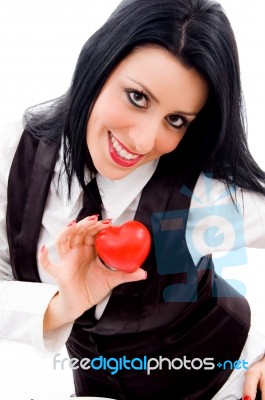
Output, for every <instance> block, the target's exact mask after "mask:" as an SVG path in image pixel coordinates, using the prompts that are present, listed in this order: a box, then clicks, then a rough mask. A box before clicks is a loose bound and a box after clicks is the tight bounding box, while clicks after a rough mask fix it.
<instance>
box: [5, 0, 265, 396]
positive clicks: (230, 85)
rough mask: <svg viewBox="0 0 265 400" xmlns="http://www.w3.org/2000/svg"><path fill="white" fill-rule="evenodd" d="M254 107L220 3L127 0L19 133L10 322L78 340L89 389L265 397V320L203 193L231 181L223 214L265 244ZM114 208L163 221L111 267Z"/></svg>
mask: <svg viewBox="0 0 265 400" xmlns="http://www.w3.org/2000/svg"><path fill="white" fill-rule="evenodd" d="M243 117H244V115H243V112H242V97H241V86H240V72H239V65H238V56H237V50H236V43H235V39H234V36H233V32H232V30H231V27H230V24H229V21H228V20H227V18H226V16H225V14H224V13H223V11H222V9H221V8H220V6H219V5H218V4H217V3H213V2H209V1H208V0H189V1H186V0H185V1H181V0H153V1H152V2H150V1H149V0H124V1H122V2H121V3H120V5H119V6H118V8H117V9H116V10H115V11H114V13H113V14H112V15H111V16H110V18H109V20H108V21H107V22H106V23H105V24H104V25H103V26H102V28H100V29H99V30H98V31H97V32H96V33H95V34H94V35H93V36H92V37H91V38H90V39H89V40H88V41H87V43H86V44H85V45H84V47H83V49H82V51H81V54H80V57H79V60H78V62H77V66H76V70H75V73H74V76H73V81H72V85H71V87H70V89H69V90H68V92H67V93H66V95H65V96H62V97H61V98H60V99H58V100H56V101H54V102H51V103H47V104H44V106H43V107H37V108H36V109H35V108H33V109H32V110H28V111H27V112H26V114H25V131H24V133H23V135H22V137H21V140H20V141H19V143H18V145H17V146H16V144H15V145H12V146H11V147H12V149H11V150H10V145H8V149H9V153H10V154H12V157H11V158H13V162H12V165H11V169H10V174H9V180H8V189H7V200H5V198H6V195H4V194H3V199H4V201H6V202H7V238H8V239H7V240H8V248H7V245H6V248H5V249H4V250H3V252H2V253H3V254H2V256H1V258H2V264H1V265H2V270H3V272H2V276H3V282H2V283H1V291H2V299H3V300H2V307H1V308H2V318H1V320H2V326H1V331H2V332H3V334H2V336H3V337H7V338H9V339H16V340H20V341H24V342H27V343H31V344H32V345H35V347H36V348H38V349H40V350H42V351H43V352H48V353H51V354H55V353H56V352H58V350H59V349H60V348H61V346H62V345H63V344H64V343H65V342H66V347H67V350H68V353H69V357H70V359H71V360H73V373H74V382H75V388H76V394H77V396H105V397H112V398H115V399H142V398H143V399H161V398H171V397H172V394H171V393H172V391H173V393H174V398H177V399H204V400H205V399H225V398H226V399H227V398H231V399H232V398H233V399H234V398H241V397H244V399H245V400H249V399H254V398H255V395H256V389H257V387H258V384H259V385H260V387H261V388H262V385H264V378H263V374H264V369H265V366H264V364H265V361H264V360H263V356H264V341H263V339H264V334H263V336H262V333H260V332H257V331H256V330H255V326H254V324H253V316H252V317H251V315H250V309H249V306H248V303H247V301H246V299H245V298H244V297H243V296H241V295H240V294H239V293H238V292H237V291H236V290H235V289H234V288H233V287H232V286H230V285H229V284H228V283H227V282H225V281H223V280H222V279H221V278H220V277H219V276H218V275H216V274H215V271H214V265H213V262H212V258H211V256H210V255H209V253H210V252H211V249H212V247H213V246H212V245H211V243H210V242H209V240H210V239H211V238H210V237H209V235H210V232H212V231H211V229H212V222H213V221H214V219H215V218H216V215H215V214H214V211H213V209H214V207H215V206H216V205H215V204H214V203H213V202H212V203H210V204H207V207H203V208H201V209H200V210H199V211H198V208H197V207H195V205H196V198H199V199H200V198H201V197H202V196H205V193H206V192H205V190H204V183H205V182H207V184H209V182H210V184H211V185H212V187H211V192H212V193H214V194H216V195H220V194H222V193H223V191H224V190H226V194H227V195H226V197H225V200H224V203H222V206H224V208H222V210H226V214H224V215H223V214H222V213H223V211H222V213H221V215H220V216H222V217H223V220H224V219H226V220H231V221H232V225H233V228H234V229H235V235H236V237H240V240H239V241H237V242H236V246H237V248H240V247H242V246H244V245H245V244H246V245H249V246H251V245H252V246H260V247H262V246H264V244H263V243H264V240H263V235H264V228H263V226H264V223H263V221H264V209H265V208H264V197H263V196H264V186H263V183H264V179H265V174H264V172H263V171H262V170H261V169H260V168H259V167H258V165H257V164H256V163H255V161H254V160H253V158H252V156H251V154H250V152H249V150H248V147H247V142H246V138H245V131H244V126H243ZM15 148H16V152H15V150H13V149H15ZM14 152H15V154H14ZM6 153H7V151H5V150H4V154H6ZM10 154H9V157H10ZM13 155H14V157H13ZM203 173H207V175H203ZM209 174H210V176H209ZM94 177H95V178H96V180H95V179H92V178H94ZM212 178H213V179H212ZM4 185H5V183H4ZM66 188H67V189H66ZM83 193H84V196H83ZM187 193H189V194H190V196H187V195H186V194H187ZM206 194H207V193H206ZM243 207H244V214H241V213H240V210H242V209H243ZM253 207H256V209H257V210H256V212H255V213H254V217H253ZM80 209H81V210H80ZM202 210H203V212H204V213H205V212H206V216H207V217H209V218H208V224H209V225H207V232H208V236H206V239H207V240H205V242H206V244H207V243H208V246H207V245H206V247H205V246H204V247H203V246H201V247H200V246H199V247H198V246H197V244H196V246H193V245H194V240H193V238H192V236H191V232H192V231H193V229H195V228H196V232H195V242H196V240H197V238H199V237H201V236H202V234H203V232H204V230H205V226H204V225H203V224H201V225H200V224H199V225H197V223H196V221H197V219H196V218H197V216H198V215H199V220H200V215H201V214H200V213H201V212H202ZM228 210H229V213H228ZM242 215H243V217H242V218H243V223H244V237H243V235H242V230H243V228H242V224H240V218H239V219H238V216H239V217H241V216H242ZM111 219H112V220H113V224H115V225H119V224H121V223H123V222H125V221H128V220H131V219H136V220H139V221H141V222H142V223H144V224H145V225H146V227H147V228H148V229H149V230H150V232H151V233H152V239H153V240H152V247H151V251H150V253H149V255H148V258H147V259H146V261H145V262H144V264H143V265H142V267H141V268H140V269H138V270H137V271H136V272H133V273H126V272H121V271H113V270H110V269H108V268H106V267H105V266H104V264H103V263H102V261H101V260H100V259H99V257H98V256H97V254H96V250H95V238H96V236H97V234H98V232H100V231H101V230H102V229H104V228H106V227H108V226H110V225H111V223H112V222H111ZM204 221H205V220H204ZM209 221H210V222H209ZM252 226H255V232H253V229H251V227H252ZM213 227H214V225H213ZM222 228H223V231H224V235H225V236H226V237H228V242H229V241H231V237H230V233H229V229H227V228H226V227H225V226H222ZM1 234H2V235H3V243H4V242H5V243H6V242H7V240H6V239H5V237H4V233H1ZM56 238H57V239H56ZM55 239H56V241H55V245H54V244H53V243H54V240H55ZM224 243H225V244H224V245H223V247H222V246H221V247H219V250H220V249H221V250H227V247H226V246H227V243H226V242H224ZM193 247H196V249H198V248H199V251H198V250H197V251H193V250H194V249H193ZM36 254H38V262H37V261H36ZM13 279H15V281H13ZM15 298H16V299H19V300H18V301H19V306H18V304H17V303H18V301H16V300H15ZM32 299H34V302H32ZM15 302H17V303H16V304H14V303H15ZM32 303H34V304H32ZM14 318H16V327H13V325H12V321H14ZM26 318H27V319H26ZM25 321H27V323H25ZM42 325H43V331H44V336H43V335H42ZM234 338H236V340H235V339H234ZM258 338H260V339H258ZM84 360H85V361H84ZM109 360H111V361H109ZM117 360H118V361H117ZM132 360H134V361H132ZM226 360H229V361H230V362H231V364H229V365H232V367H230V368H227V367H226V365H227V364H225V363H226ZM238 360H240V361H238ZM117 363H118V364H117ZM238 363H239V364H238ZM246 363H247V364H246ZM113 364H115V365H114V367H113ZM218 364H219V365H220V366H219V367H218ZM246 365H248V366H251V368H250V369H249V371H248V372H247V374H246V375H245V372H246V369H245V368H244V367H246ZM252 365H253V366H252ZM239 366H240V368H239ZM241 367H242V368H241ZM115 368H116V369H115ZM245 376H247V378H246V380H245V384H244V378H245Z"/></svg>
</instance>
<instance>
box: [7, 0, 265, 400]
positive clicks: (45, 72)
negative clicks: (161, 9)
mask: <svg viewBox="0 0 265 400" xmlns="http://www.w3.org/2000/svg"><path fill="white" fill-rule="evenodd" d="M150 1H152V0H150ZM220 2H221V4H222V5H223V7H224V9H225V11H226V12H227V15H228V17H229V19H230V21H231V24H232V27H233V29H234V32H235V36H236V38H237V43H238V48H239V55H240V62H241V72H242V83H243V90H244V93H245V100H246V106H247V113H248V126H249V145H250V149H251V151H252V154H253V156H254V158H255V159H256V161H257V162H258V163H259V164H260V166H261V167H262V168H263V169H265V158H264V145H265V138H264V136H265V129H264V116H265V79H264V71H265V55H264V54H265V23H264V20H265V18H264V17H265V2H264V0H252V2H250V1H249V0H221V1H220ZM118 3H119V1H118V0H37V1H36V0H1V3H0V52H1V64H0V110H1V111H0V115H1V120H0V123H5V122H8V121H13V120H17V119H20V118H21V116H22V113H23V111H24V109H25V108H27V107H29V106H31V105H33V104H36V103H39V102H42V101H44V100H48V99H51V98H54V97H57V96H59V95H61V94H62V93H64V92H65V90H66V89H67V88H68V85H69V83H70V80H71V77H72V73H73V70H74V66H75V62H76V59H77V57H78V54H79V51H80V50H81V47H82V45H83V43H84V42H85V41H86V39H87V38H88V37H89V36H90V35H91V34H92V33H93V32H94V31H95V30H96V29H97V28H98V27H99V26H100V25H101V24H102V23H104V21H105V20H106V18H107V17H108V16H109V14H110V12H111V11H112V10H113V9H114V8H115V6H116V5H117V4H118ZM248 258H249V266H248V267H247V268H244V269H240V268H239V267H237V268H230V269H229V275H228V274H227V276H226V278H228V277H235V278H236V277H240V279H241V280H242V279H243V278H245V281H246V282H247V296H248V298H249V300H250V301H251V302H253V303H254V304H255V305H256V306H258V307H260V309H261V311H262V309H263V304H264V300H265V295H263V287H262V286H264V283H263V282H264V281H263V279H264V278H265V273H264V271H263V270H264V264H265V261H264V260H265V252H264V251H263V250H262V251H261V250H255V251H254V250H251V251H249V252H248ZM260 274H261V275H262V274H263V277H262V278H260ZM257 275H258V276H259V279H256V278H257ZM262 315H263V313H262V312H261V316H262ZM63 356H66V353H65V350H64V349H63V351H62V357H63ZM52 361H53V360H52V358H48V359H42V358H41V357H40V356H39V355H38V354H36V353H35V352H34V351H33V350H32V349H31V348H29V347H27V346H24V345H21V344H13V343H7V342H1V343H0V398H1V399H4V400H9V399H10V400H11V399H12V400H30V399H34V400H44V399H45V400H61V399H66V398H68V397H69V396H70V394H71V393H72V391H73V383H72V378H71V371H70V370H69V368H68V369H67V368H66V369H64V370H59V369H57V370H53V362H52Z"/></svg>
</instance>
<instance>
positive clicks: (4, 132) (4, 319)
mask: <svg viewBox="0 0 265 400" xmlns="http://www.w3.org/2000/svg"><path fill="white" fill-rule="evenodd" d="M22 131H23V127H22V124H21V123H15V124H8V125H5V126H2V127H1V128H0V340H8V341H17V342H22V343H26V344H29V345H31V346H33V347H34V349H35V350H36V351H37V352H39V353H41V354H42V355H43V356H48V355H50V354H54V353H56V352H58V351H59V350H60V349H61V348H62V346H63V345H64V344H65V341H66V340H67V338H68V336H69V334H70V332H71V329H72V324H68V325H66V326H64V327H62V328H60V329H57V330H54V331H53V332H52V333H49V334H47V335H45V337H44V336H43V317H44V313H45V310H46V309H47V306H48V304H49V302H50V301H51V299H52V298H53V296H54V295H55V293H56V292H57V291H58V289H57V286H56V285H53V284H47V283H32V282H18V281H15V280H14V276H13V273H12V268H11V266H10V262H9V249H8V241H7V234H6V206H7V180H8V174H9V169H10V166H11V162H12V159H13V156H14V152H15V149H16V147H17V144H18V141H19V138H20V136H21V134H22Z"/></svg>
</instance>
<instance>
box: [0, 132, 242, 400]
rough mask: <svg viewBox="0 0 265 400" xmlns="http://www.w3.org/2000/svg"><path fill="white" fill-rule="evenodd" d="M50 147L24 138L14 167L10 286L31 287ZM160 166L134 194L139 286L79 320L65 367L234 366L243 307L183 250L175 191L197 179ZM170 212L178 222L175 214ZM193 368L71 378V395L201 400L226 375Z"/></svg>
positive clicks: (51, 161)
mask: <svg viewBox="0 0 265 400" xmlns="http://www.w3.org/2000/svg"><path fill="white" fill-rule="evenodd" d="M59 147H60V144H59V143H55V142H53V141H50V140H47V139H45V140H36V139H33V138H32V136H31V135H30V134H29V133H28V132H26V131H25V132H24V133H23V135H22V139H21V141H20V143H19V146H18V149H17V151H16V154H15V157H14V160H13V164H12V167H11V171H10V176H9V183H8V208H7V232H8V240H9V247H10V258H11V265H12V269H13V273H14V276H15V279H17V280H23V281H30V282H39V281H40V278H39V275H38V270H37V262H36V248H37V242H38V236H39V231H40V226H41V220H42V214H43V210H44V207H45V202H46V198H47V194H48V190H49V185H50V181H51V178H52V174H53V170H54V165H55V162H56V160H57V157H58V150H59ZM164 159H166V158H163V157H162V158H161V160H160V161H159V164H158V167H157V169H156V171H155V173H154V174H153V176H152V178H151V179H150V180H149V182H148V183H147V185H146V186H145V188H144V189H143V192H142V195H141V199H140V202H139V205H138V208H137V211H136V215H135V219H136V220H138V221H140V222H142V223H143V224H145V226H146V227H147V228H148V229H149V230H150V232H151V234H152V238H153V240H152V247H151V251H150V254H149V256H148V258H147V260H146V261H145V263H144V265H143V268H144V269H146V270H147V271H148V279H147V280H145V281H141V282H133V283H126V284H123V285H120V286H118V287H117V288H115V289H114V290H113V293H112V295H111V297H110V300H109V302H108V304H107V307H106V309H105V311H104V313H103V315H102V317H101V318H100V320H99V321H97V320H95V318H94V308H92V309H91V310H89V311H87V312H86V313H84V314H83V315H82V316H81V317H80V318H78V320H77V321H76V323H75V324H74V327H73V330H72V333H71V335H70V337H69V339H68V341H67V343H66V346H67V350H68V352H69V356H70V357H71V358H72V357H77V358H79V359H81V358H84V357H89V358H90V359H92V358H93V357H97V356H99V355H102V356H104V357H116V358H118V357H122V356H125V355H126V356H127V358H130V359H133V358H135V357H139V358H141V357H144V356H147V357H149V358H150V357H156V358H159V356H163V357H167V358H169V359H174V358H178V359H181V360H183V359H185V358H186V359H188V360H194V359H195V358H196V359H198V358H200V359H201V360H205V359H206V358H212V359H214V362H215V364H217V363H218V362H220V363H223V361H225V360H231V361H235V360H237V359H238V358H239V356H240V353H241V351H242V348H243V346H244V344H245V341H246V339H247V335H248V331H249V326H250V310H249V306H248V303H247V301H246V299H245V298H244V297H243V296H241V295H239V294H238V293H237V292H236V291H235V290H234V289H233V288H232V287H231V286H229V284H228V283H227V282H226V281H224V280H223V279H222V278H220V277H219V276H218V275H216V273H215V271H214V266H213V263H212V258H211V256H208V257H203V258H201V260H200V262H199V264H198V265H197V266H195V265H194V263H193V261H192V258H191V256H190V254H189V252H188V249H187V245H186V241H185V229H186V223H187V218H188V210H189V207H190V197H188V196H185V195H184V194H182V193H181V188H182V187H183V185H186V186H187V187H188V188H189V189H190V190H191V192H192V191H193V189H194V186H195V183H196V180H197V178H198V175H199V172H195V171H194V172H193V173H192V174H189V175H188V174H187V173H186V172H185V171H182V170H181V169H179V170H178V171H174V170H173V167H172V166H171V167H170V168H171V172H170V173H168V165H169V164H168V162H166V161H164ZM179 210H181V211H183V212H181V215H182V218H181V220H180V219H179V218H176V216H175V214H174V213H175V212H176V211H179ZM178 215H179V214H178ZM177 225H178V226H177ZM163 265H164V269H163ZM178 362H181V361H178ZM194 362H195V361H194ZM198 363H200V361H198V360H197V364H196V366H195V367H194V368H190V369H187V368H181V369H174V368H173V369H171V370H169V369H168V368H167V367H166V366H165V367H163V369H162V370H156V371H153V373H151V374H150V375H147V374H146V371H135V370H134V371H128V370H126V369H125V370H122V371H119V373H117V374H115V375H113V374H111V371H110V370H109V371H108V370H104V371H103V370H102V371H101V370H100V371H92V370H91V369H90V370H88V371H80V370H75V371H74V381H75V386H76V394H77V395H78V396H89V395H93V396H105V397H113V398H115V399H116V398H117V399H126V400H128V399H129V400H141V399H145V400H149V399H150V400H151V399H152V400H155V399H159V400H161V399H162V398H166V399H170V398H172V397H171V395H170V393H172V391H173V393H175V395H174V397H173V398H174V399H177V400H188V399H189V400H196V399H202V400H210V399H211V398H212V397H213V395H214V394H215V393H216V392H217V391H218V390H219V389H220V388H221V386H222V385H223V384H224V383H225V381H226V380H227V378H228V377H229V375H230V374H231V372H232V370H231V369H230V368H225V369H224V368H218V367H217V366H215V368H214V369H212V370H206V369H204V367H202V368H197V367H198ZM194 365H195V364H194ZM84 372H85V373H84Z"/></svg>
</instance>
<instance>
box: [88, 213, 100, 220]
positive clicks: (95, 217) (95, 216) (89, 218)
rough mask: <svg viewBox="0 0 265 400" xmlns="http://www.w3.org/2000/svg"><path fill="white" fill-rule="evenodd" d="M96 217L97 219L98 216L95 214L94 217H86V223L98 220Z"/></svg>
mask: <svg viewBox="0 0 265 400" xmlns="http://www.w3.org/2000/svg"><path fill="white" fill-rule="evenodd" d="M98 217H99V214H95V215H90V217H87V219H88V221H92V220H95V219H98Z"/></svg>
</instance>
